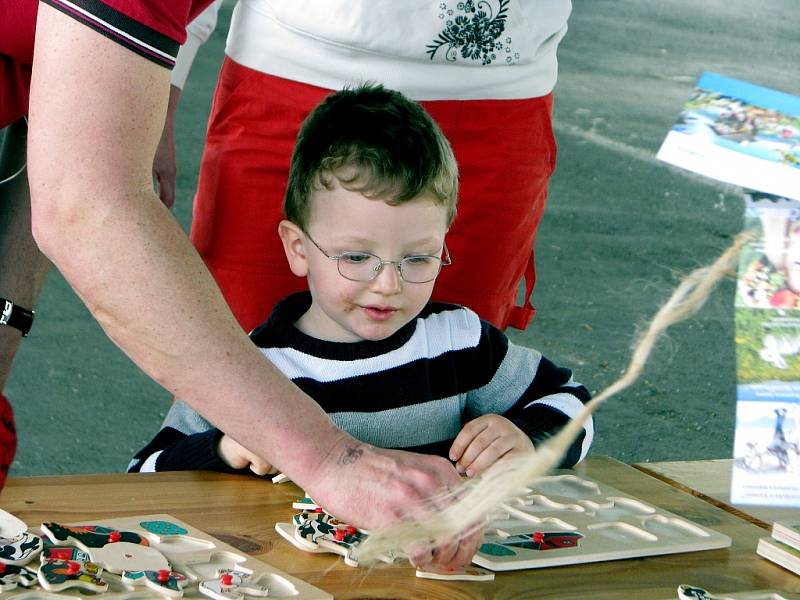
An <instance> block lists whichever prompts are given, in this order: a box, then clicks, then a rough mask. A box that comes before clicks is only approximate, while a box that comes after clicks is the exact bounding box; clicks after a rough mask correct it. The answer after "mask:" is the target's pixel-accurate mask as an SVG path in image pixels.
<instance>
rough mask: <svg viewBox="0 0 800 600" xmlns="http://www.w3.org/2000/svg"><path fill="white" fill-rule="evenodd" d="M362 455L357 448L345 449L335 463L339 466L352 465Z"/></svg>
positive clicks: (362, 452) (360, 450) (361, 451)
mask: <svg viewBox="0 0 800 600" xmlns="http://www.w3.org/2000/svg"><path fill="white" fill-rule="evenodd" d="M362 454H364V451H363V450H362V449H361V448H359V447H358V446H356V447H354V448H346V449H345V451H344V454H342V456H340V457H339V460H338V461H336V462H337V464H340V465H352V464H353V463H354V462H356V461H357V460H358V459H359V458H361V455H362Z"/></svg>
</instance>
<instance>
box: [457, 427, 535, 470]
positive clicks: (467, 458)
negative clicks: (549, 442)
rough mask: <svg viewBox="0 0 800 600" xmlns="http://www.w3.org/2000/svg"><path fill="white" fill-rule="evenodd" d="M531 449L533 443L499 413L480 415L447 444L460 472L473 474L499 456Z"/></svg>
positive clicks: (499, 457)
mask: <svg viewBox="0 0 800 600" xmlns="http://www.w3.org/2000/svg"><path fill="white" fill-rule="evenodd" d="M526 452H530V453H532V452H534V449H533V442H531V440H530V438H529V437H528V436H527V435H525V434H524V433H523V432H522V430H520V428H519V427H517V426H516V425H514V424H513V423H512V422H511V421H509V420H508V419H506V418H505V417H501V416H500V415H481V416H480V417H478V418H477V419H473V420H472V421H470V422H469V423H467V424H466V425H464V428H463V429H462V430H461V432H460V433H459V434H458V436H456V439H455V440H454V441H453V445H452V446H451V447H450V460H452V461H455V462H456V470H458V472H459V473H463V474H466V475H467V476H468V477H473V476H475V475H478V474H480V473H483V472H484V471H485V470H486V469H488V468H489V467H491V466H492V465H493V464H494V463H496V462H497V461H498V460H500V459H501V458H506V457H509V456H516V455H518V454H522V453H526Z"/></svg>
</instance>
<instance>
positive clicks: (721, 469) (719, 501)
mask: <svg viewBox="0 0 800 600" xmlns="http://www.w3.org/2000/svg"><path fill="white" fill-rule="evenodd" d="M633 466H634V467H636V468H637V469H639V470H640V471H643V472H644V473H647V474H648V475H652V476H653V477H657V478H658V479H660V480H662V481H664V482H666V483H668V484H670V485H672V486H675V487H678V488H680V489H682V490H684V491H686V492H689V493H690V494H692V495H694V496H697V497H698V498H702V499H703V500H705V501H707V502H710V503H712V504H715V505H716V506H719V507H720V508H722V509H723V510H727V511H728V512H732V513H734V514H736V515H738V516H740V517H742V518H743V519H746V520H748V521H750V522H751V523H753V524H755V525H758V526H759V527H762V528H764V529H770V528H771V527H772V522H773V521H778V520H781V519H783V520H790V519H791V520H797V519H798V518H800V509H798V508H779V507H774V506H751V505H744V504H733V503H731V476H732V469H733V460H732V459H717V460H690V461H673V462H653V463H639V464H636V465H633Z"/></svg>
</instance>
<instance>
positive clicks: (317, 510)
mask: <svg viewBox="0 0 800 600" xmlns="http://www.w3.org/2000/svg"><path fill="white" fill-rule="evenodd" d="M314 512H315V513H321V512H322V508H321V507H319V506H318V507H317V508H315V509H314Z"/></svg>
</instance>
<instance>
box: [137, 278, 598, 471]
mask: <svg viewBox="0 0 800 600" xmlns="http://www.w3.org/2000/svg"><path fill="white" fill-rule="evenodd" d="M310 303H311V296H310V295H309V293H308V292H301V293H299V294H295V295H293V296H290V297H288V298H287V299H285V300H284V301H283V302H281V303H280V304H278V306H276V307H275V309H274V311H273V313H272V314H271V315H270V318H269V319H268V320H267V322H266V323H264V324H263V325H261V326H260V327H258V328H257V329H255V330H254V331H253V332H252V333H251V334H250V337H251V339H252V340H253V342H254V343H255V344H256V345H257V346H258V347H259V348H260V349H261V352H262V353H263V354H264V356H265V357H266V358H268V359H269V360H270V361H272V363H273V364H274V365H275V366H276V367H277V368H278V369H280V370H281V372H283V374H284V375H286V376H287V377H288V378H289V379H291V380H292V381H293V382H294V383H295V384H296V385H297V386H298V387H300V388H301V389H302V390H303V391H304V392H306V393H307V394H308V395H309V396H311V397H312V398H314V400H316V401H317V403H318V404H319V405H320V406H321V407H322V408H323V409H324V410H325V411H326V412H327V413H328V414H329V415H330V417H331V419H332V420H333V421H334V422H335V423H336V425H338V426H339V427H340V428H341V429H343V430H344V431H346V432H348V433H349V434H351V435H352V436H354V437H356V438H358V439H359V440H362V441H364V442H367V443H370V444H373V445H375V446H380V447H382V448H398V449H403V450H410V451H415V452H423V453H427V454H438V455H440V456H445V457H446V456H447V454H448V450H449V449H450V446H451V444H452V442H453V440H454V439H455V437H456V435H457V434H458V433H459V431H460V430H461V428H462V426H463V425H464V423H466V422H467V421H469V420H471V419H473V418H475V417H478V416H480V415H483V414H489V413H494V414H499V415H503V416H504V417H506V418H508V419H509V420H511V421H512V422H513V423H514V424H515V425H516V426H517V427H519V428H520V429H521V430H522V431H524V432H525V433H526V434H527V435H528V436H529V437H530V438H531V440H532V441H533V443H534V445H536V444H537V443H539V442H541V441H542V440H543V439H545V438H547V437H549V436H551V435H553V434H554V433H555V432H556V431H558V429H560V428H561V427H562V426H563V425H564V424H565V423H566V422H567V421H568V420H569V419H570V418H572V417H574V416H575V415H576V414H577V413H578V412H579V411H580V409H581V408H582V406H583V404H584V403H586V402H587V401H588V400H589V392H588V391H587V389H586V388H585V387H584V386H582V385H581V384H579V383H577V382H575V381H573V379H572V373H571V371H570V370H569V369H565V368H563V367H558V366H556V365H554V364H553V363H552V362H550V361H549V360H548V359H547V358H545V357H544V356H542V354H540V353H539V352H537V351H536V350H533V349H531V348H526V347H523V346H517V345H514V344H513V343H511V342H510V341H509V339H508V338H507V337H506V336H505V334H503V332H501V331H500V330H499V329H497V328H495V327H494V326H492V325H491V324H489V323H487V322H485V321H481V320H480V318H479V317H478V316H477V315H476V314H475V313H474V312H472V311H471V310H469V309H467V308H463V307H461V306H456V305H452V304H443V303H430V304H428V305H427V306H426V307H425V309H424V310H423V311H422V312H421V313H420V314H419V315H418V316H417V318H416V319H414V320H413V321H411V322H410V323H408V324H407V325H405V326H404V327H403V328H401V329H400V330H399V331H397V332H396V333H395V334H394V335H392V336H391V337H389V338H387V339H385V340H380V341H360V342H354V343H340V342H329V341H323V340H318V339H315V338H312V337H310V336H308V335H306V334H304V333H302V332H301V331H299V330H298V329H297V328H296V327H294V325H293V323H294V322H295V321H297V319H299V318H300V316H301V315H302V314H303V313H305V311H306V310H308V308H309V306H310ZM593 431H594V429H593V423H592V421H589V422H588V423H587V424H586V425H585V426H584V429H583V432H582V433H581V435H580V436H579V437H578V439H577V440H576V441H575V443H574V444H573V445H572V447H571V448H570V450H569V452H568V453H567V454H566V456H565V457H564V460H563V463H562V466H564V467H568V466H572V465H574V464H575V463H577V462H578V461H580V460H582V459H583V458H584V457H585V456H586V454H587V452H588V450H589V446H590V445H591V443H592V438H593ZM221 436H222V432H220V431H219V430H218V429H216V428H215V427H214V426H213V425H211V424H210V423H209V422H208V421H206V420H205V419H203V417H201V416H200V415H199V414H198V413H196V412H195V411H194V410H192V409H191V408H190V407H189V406H188V405H187V404H186V403H185V402H182V401H180V400H176V401H175V402H174V403H173V405H172V408H171V409H170V411H169V413H168V414H167V416H166V419H165V420H164V424H163V425H162V428H161V431H159V432H158V434H157V435H156V436H155V438H154V439H153V440H152V441H151V442H150V443H149V444H148V445H147V446H145V447H144V448H143V449H142V450H141V451H139V452H138V453H137V454H136V456H135V457H134V458H133V460H132V461H131V464H130V466H129V468H128V470H129V471H131V472H138V471H142V472H147V471H177V470H190V469H201V470H217V471H226V472H233V469H231V468H230V467H228V466H227V465H226V464H225V463H224V462H222V461H221V460H220V459H219V457H218V456H217V454H216V451H215V447H216V444H217V442H218V440H219V438H220V437H221ZM242 472H249V471H247V470H243V471H242Z"/></svg>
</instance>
